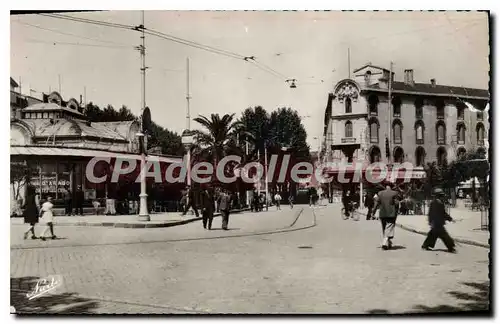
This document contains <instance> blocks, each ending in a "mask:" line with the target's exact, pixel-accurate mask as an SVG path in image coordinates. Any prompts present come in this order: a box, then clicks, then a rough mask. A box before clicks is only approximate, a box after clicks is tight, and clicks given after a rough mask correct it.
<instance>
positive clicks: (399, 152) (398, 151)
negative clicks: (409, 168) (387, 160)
mask: <svg viewBox="0 0 500 324" xmlns="http://www.w3.org/2000/svg"><path fill="white" fill-rule="evenodd" d="M393 156H394V163H403V161H404V157H405V152H404V150H403V149H402V148H401V147H400V146H397V147H396V148H394V153H393Z"/></svg>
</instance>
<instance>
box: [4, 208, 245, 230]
mask: <svg viewBox="0 0 500 324" xmlns="http://www.w3.org/2000/svg"><path fill="white" fill-rule="evenodd" d="M246 210H249V209H241V210H232V211H231V213H241V212H243V211H246ZM149 216H150V217H151V220H150V221H139V220H138V215H117V216H112V215H110V216H106V215H97V216H96V215H92V216H90V215H89V216H55V217H54V224H55V225H57V226H106V227H118V228H155V227H171V226H178V225H184V224H187V223H191V222H194V221H197V220H201V212H200V217H196V216H195V215H194V214H193V215H191V214H190V213H188V214H186V215H185V216H182V215H181V213H180V212H172V213H158V214H151V215H149ZM218 216H220V213H215V214H214V217H218ZM10 224H11V225H23V224H24V218H22V217H16V218H11V220H10Z"/></svg>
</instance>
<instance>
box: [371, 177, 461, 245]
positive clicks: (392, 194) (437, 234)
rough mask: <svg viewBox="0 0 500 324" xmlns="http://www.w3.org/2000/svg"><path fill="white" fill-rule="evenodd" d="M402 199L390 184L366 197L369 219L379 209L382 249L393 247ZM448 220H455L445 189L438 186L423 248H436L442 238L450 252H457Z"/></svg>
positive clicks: (434, 192)
mask: <svg viewBox="0 0 500 324" xmlns="http://www.w3.org/2000/svg"><path fill="white" fill-rule="evenodd" d="M400 200H401V199H400V193H399V192H398V191H396V190H394V189H393V188H392V186H391V185H390V184H388V185H386V187H385V189H384V190H382V191H380V192H378V193H377V194H375V195H373V194H371V195H370V194H369V195H367V199H365V205H366V206H367V208H368V213H367V217H366V219H367V220H369V219H372V218H374V215H375V212H376V211H377V209H379V219H380V222H381V224H382V234H383V241H382V249H384V250H388V249H391V248H392V246H393V243H392V240H393V238H394V229H395V226H396V219H397V216H398V206H399V203H400ZM446 221H453V219H452V218H451V216H450V215H449V214H448V213H447V212H446V206H445V194H444V191H443V190H442V189H440V188H436V189H434V191H433V199H432V201H431V203H430V206H429V214H428V222H429V225H430V231H429V233H428V234H427V237H426V239H425V241H424V243H423V244H422V249H424V250H430V249H432V248H434V246H435V244H436V241H437V239H438V238H440V239H441V240H442V241H443V243H444V244H445V245H446V248H447V249H448V251H449V252H452V253H454V252H456V250H455V242H454V241H453V239H452V238H451V237H450V235H449V234H448V232H447V231H446V228H445V223H446Z"/></svg>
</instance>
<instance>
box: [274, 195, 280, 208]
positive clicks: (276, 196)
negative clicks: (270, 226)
mask: <svg viewBox="0 0 500 324" xmlns="http://www.w3.org/2000/svg"><path fill="white" fill-rule="evenodd" d="M274 201H276V208H278V209H277V210H281V196H280V194H279V192H277V193H276V195H274Z"/></svg>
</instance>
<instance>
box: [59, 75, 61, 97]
mask: <svg viewBox="0 0 500 324" xmlns="http://www.w3.org/2000/svg"><path fill="white" fill-rule="evenodd" d="M58 79H59V94H61V75H60V74H58Z"/></svg>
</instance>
